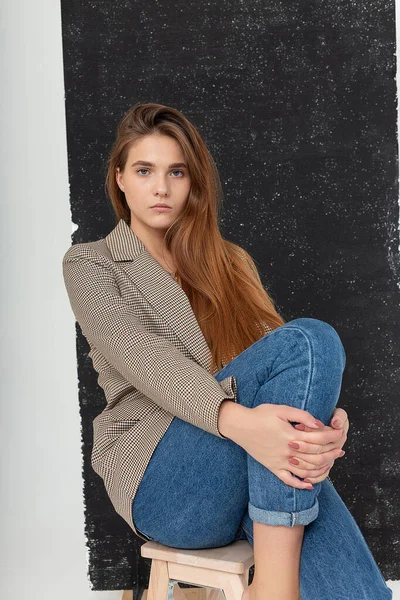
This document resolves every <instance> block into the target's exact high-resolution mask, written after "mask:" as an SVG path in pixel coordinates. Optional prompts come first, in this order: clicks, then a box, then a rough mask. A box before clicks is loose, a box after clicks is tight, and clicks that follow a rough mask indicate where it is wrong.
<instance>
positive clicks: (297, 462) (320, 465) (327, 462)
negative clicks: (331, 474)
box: [288, 454, 335, 477]
mask: <svg viewBox="0 0 400 600" xmlns="http://www.w3.org/2000/svg"><path fill="white" fill-rule="evenodd" d="M305 456H306V457H307V458H306V459H302V458H300V457H299V456H290V457H289V459H288V462H289V463H290V466H291V467H292V466H295V467H297V469H305V470H309V471H311V470H315V469H326V467H329V468H330V467H332V466H333V463H334V462H335V458H333V457H331V458H330V459H329V458H326V457H325V454H321V455H318V456H316V457H315V458H314V459H315V462H316V463H317V464H315V463H312V462H310V461H309V460H308V456H309V455H308V454H306V455H305ZM322 458H323V460H321V459H322ZM304 477H306V475H304Z"/></svg>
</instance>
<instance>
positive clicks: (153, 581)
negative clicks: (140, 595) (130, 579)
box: [147, 558, 169, 600]
mask: <svg viewBox="0 0 400 600" xmlns="http://www.w3.org/2000/svg"><path fill="white" fill-rule="evenodd" d="M168 584H169V575H168V564H167V562H166V561H165V560H156V559H154V558H153V560H152V561H151V569H150V579H149V589H148V590H147V600H163V599H164V600H167V598H168V592H169V585H168Z"/></svg>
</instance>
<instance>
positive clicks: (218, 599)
mask: <svg viewBox="0 0 400 600" xmlns="http://www.w3.org/2000/svg"><path fill="white" fill-rule="evenodd" d="M206 600H224V593H223V591H222V590H214V589H208V590H206Z"/></svg>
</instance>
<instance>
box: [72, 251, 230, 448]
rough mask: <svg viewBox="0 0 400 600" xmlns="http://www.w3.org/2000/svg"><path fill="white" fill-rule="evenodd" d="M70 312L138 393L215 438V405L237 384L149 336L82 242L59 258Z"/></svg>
mask: <svg viewBox="0 0 400 600" xmlns="http://www.w3.org/2000/svg"><path fill="white" fill-rule="evenodd" d="M63 276H64V282H65V286H66V289H67V292H68V296H69V300H70V304H71V308H72V310H73V312H74V315H75V318H76V320H77V321H78V323H79V325H80V327H81V329H82V333H83V335H84V336H85V337H86V338H87V340H88V342H90V343H91V344H93V345H94V346H95V347H96V348H97V349H98V350H99V352H101V353H102V354H103V355H104V357H105V358H106V359H107V360H108V362H109V363H110V364H111V365H112V366H113V367H114V368H115V369H117V371H119V372H120V373H121V375H122V376H123V377H124V378H125V379H126V380H127V381H129V382H130V383H131V384H132V385H133V386H134V387H135V388H136V389H137V390H139V391H140V392H142V393H143V394H144V395H145V396H147V397H148V398H150V399H151V400H153V401H154V402H155V403H156V404H158V405H159V406H161V407H162V408H164V409H165V410H166V411H168V412H170V413H171V414H173V415H174V416H177V417H179V418H181V419H183V420H184V421H187V422H189V423H192V424H193V425H195V426H196V427H200V428H201V429H204V430H206V431H209V432H210V433H213V434H214V435H216V436H218V437H222V438H223V437H225V436H223V435H221V433H220V432H219V430H218V413H219V407H220V405H221V403H222V402H223V401H224V400H227V399H229V400H234V401H236V381H235V378H234V377H233V376H229V377H227V378H225V379H224V380H222V381H220V382H218V381H217V380H216V379H215V377H213V376H212V375H211V373H209V372H208V371H207V370H206V369H204V368H203V367H201V366H200V365H199V364H198V363H197V362H195V361H194V360H190V359H189V358H187V357H186V356H185V355H184V354H183V353H182V352H180V351H179V350H178V348H176V346H174V344H173V343H172V342H170V341H168V340H167V339H165V338H164V337H162V336H159V335H156V334H154V333H150V332H149V331H147V330H146V328H145V327H144V326H143V324H142V323H141V321H140V319H139V318H138V316H137V315H136V314H135V311H134V309H133V308H132V306H130V305H129V304H128V303H127V302H126V301H125V300H124V299H123V298H122V297H121V295H120V292H119V289H118V286H117V284H116V282H115V279H114V275H113V270H112V264H111V263H110V261H109V259H107V258H106V257H104V256H102V255H100V254H97V253H96V251H95V250H93V249H92V248H90V247H88V246H87V245H86V244H75V245H73V246H71V247H70V248H69V249H68V250H67V252H66V253H65V255H64V257H63Z"/></svg>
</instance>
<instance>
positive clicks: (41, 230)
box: [0, 0, 400, 600]
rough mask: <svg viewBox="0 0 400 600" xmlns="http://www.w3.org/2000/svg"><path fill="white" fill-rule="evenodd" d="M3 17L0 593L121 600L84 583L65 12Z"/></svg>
mask: <svg viewBox="0 0 400 600" xmlns="http://www.w3.org/2000/svg"><path fill="white" fill-rule="evenodd" d="M0 10H1V12H2V15H1V23H2V25H1V35H0V39H1V41H0V43H1V45H2V48H1V50H2V55H3V56H4V55H5V60H2V63H1V67H0V68H1V78H0V81H1V82H2V88H3V95H2V98H1V106H0V108H1V110H0V119H1V122H0V125H1V132H2V143H1V167H0V168H1V181H2V210H1V220H0V245H1V246H0V249H1V263H0V264H1V281H2V286H1V290H2V291H1V294H2V298H1V332H2V345H1V368H2V372H1V382H2V388H3V389H2V392H1V403H2V415H1V420H0V428H1V429H0V432H1V442H2V446H1V452H0V460H1V481H2V485H1V495H0V502H1V508H0V519H1V521H0V531H1V542H0V565H1V566H0V569H1V583H0V594H1V597H2V598H7V599H8V598H18V599H19V600H28V599H29V600H36V599H37V600H39V599H40V600H55V599H56V598H57V600H71V599H73V600H89V599H96V598H98V599H99V600H117V599H118V600H119V599H120V597H121V592H93V591H91V589H90V584H89V581H88V579H87V575H86V566H87V565H86V546H85V538H84V523H83V500H82V481H81V456H80V424H79V413H78V388H77V372H76V358H75V327H74V323H75V321H74V318H73V315H72V312H71V310H70V306H69V302H68V298H67V296H66V292H65V289H64V284H63V280H62V272H61V259H62V256H63V253H64V252H65V250H66V249H67V248H68V246H69V245H70V243H71V240H70V235H71V232H72V229H73V225H72V223H71V215H70V210H69V187H68V173H67V155H66V134H65V117H64V88H63V68H62V46H61V15H60V6H59V2H54V1H53V2H52V1H51V0H41V2H34V3H32V2H29V1H28V0H13V2H12V3H11V2H8V3H7V4H6V3H5V2H3V3H2V5H1V9H0ZM398 583H400V582H398ZM397 589H398V593H397V596H396V598H397V599H400V586H399V587H398V588H397Z"/></svg>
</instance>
